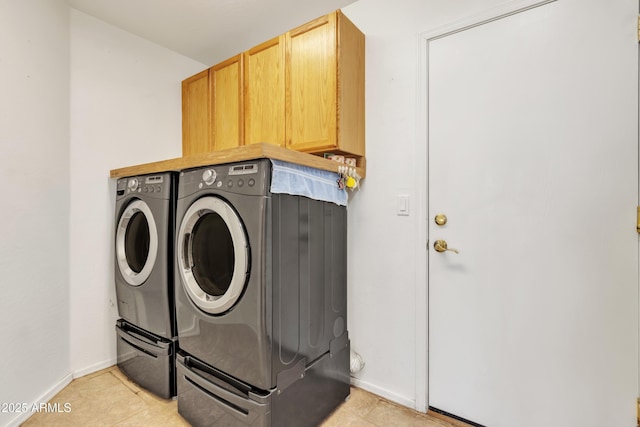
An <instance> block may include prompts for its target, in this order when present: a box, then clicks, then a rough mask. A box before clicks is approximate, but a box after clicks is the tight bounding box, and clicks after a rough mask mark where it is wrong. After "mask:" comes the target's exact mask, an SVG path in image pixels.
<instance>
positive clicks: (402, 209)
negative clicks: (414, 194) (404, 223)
mask: <svg viewBox="0 0 640 427" xmlns="http://www.w3.org/2000/svg"><path fill="white" fill-rule="evenodd" d="M397 215H398V216H409V196H408V195H407V194H400V195H398V211H397Z"/></svg>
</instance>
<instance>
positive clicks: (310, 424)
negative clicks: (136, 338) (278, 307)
mask: <svg viewBox="0 0 640 427" xmlns="http://www.w3.org/2000/svg"><path fill="white" fill-rule="evenodd" d="M346 343H347V344H346V346H345V347H343V348H342V349H340V350H339V351H338V352H337V353H334V354H331V353H330V352H327V353H326V354H324V355H323V356H322V357H320V358H318V359H317V360H316V361H314V362H312V363H311V364H310V365H308V366H307V367H306V368H305V370H304V375H301V376H300V379H298V380H297V381H295V382H293V383H292V384H287V386H286V387H285V388H281V389H275V390H270V391H260V390H256V389H254V388H252V387H251V386H250V385H248V384H245V383H241V382H239V381H237V380H235V379H233V378H230V377H228V376H227V375H226V374H225V373H223V372H221V371H219V370H217V369H215V368H213V367H211V366H209V365H206V364H204V363H202V362H201V361H199V360H197V359H195V358H193V357H192V356H190V355H188V354H187V353H184V352H182V351H181V352H179V353H178V354H177V356H176V372H177V392H178V413H179V414H180V415H181V416H182V417H183V418H184V419H185V420H187V421H188V422H189V423H190V424H191V425H193V426H194V427H206V426H218V425H219V426H227V427H315V426H318V425H320V424H321V423H322V421H323V420H324V419H325V418H326V417H327V416H329V414H331V412H333V410H335V409H336V408H337V407H338V406H339V405H340V404H341V403H342V402H344V400H345V399H346V398H347V397H348V396H349V344H348V341H346Z"/></svg>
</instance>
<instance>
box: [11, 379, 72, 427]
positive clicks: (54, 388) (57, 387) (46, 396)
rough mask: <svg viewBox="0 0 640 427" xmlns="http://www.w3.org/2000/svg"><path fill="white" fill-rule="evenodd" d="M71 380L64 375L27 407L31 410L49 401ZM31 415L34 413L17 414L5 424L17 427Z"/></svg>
mask: <svg viewBox="0 0 640 427" xmlns="http://www.w3.org/2000/svg"><path fill="white" fill-rule="evenodd" d="M72 380H73V376H72V375H71V374H67V375H65V376H64V377H62V379H60V380H59V381H58V382H57V383H55V384H54V385H53V386H52V387H51V388H50V389H49V390H47V391H46V392H45V393H44V394H43V395H42V396H40V397H39V398H38V399H36V400H35V401H34V402H31V404H30V405H29V407H30V408H31V407H33V406H34V405H36V406H39V405H40V403H44V402H48V401H50V400H51V399H52V398H53V396H55V395H56V394H58V393H60V392H61V391H62V389H63V388H65V387H66V386H68V385H69V384H70V383H71V381H72ZM33 414H34V413H33V412H31V411H28V412H22V413H19V414H18V416H17V417H15V418H14V419H13V420H11V421H9V423H8V424H7V427H18V426H19V425H20V424H22V423H24V422H25V421H27V420H28V419H29V418H30V417H31V415H33Z"/></svg>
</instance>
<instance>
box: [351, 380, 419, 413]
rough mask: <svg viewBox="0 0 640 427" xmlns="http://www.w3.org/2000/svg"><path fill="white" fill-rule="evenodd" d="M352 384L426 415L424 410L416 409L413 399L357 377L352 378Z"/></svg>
mask: <svg viewBox="0 0 640 427" xmlns="http://www.w3.org/2000/svg"><path fill="white" fill-rule="evenodd" d="M351 384H352V385H354V386H356V387H358V388H361V389H363V390H366V391H368V392H370V393H373V394H375V395H378V396H380V397H383V398H385V399H387V400H389V401H391V402H394V403H397V404H398V405H402V406H406V407H407V408H410V409H414V410H416V411H419V412H422V413H424V409H423V410H420V409H418V408H416V402H415V400H412V399H408V398H407V397H405V396H401V395H399V394H396V393H394V392H392V391H389V390H387V389H384V388H382V387H378V386H376V385H374V384H371V383H368V382H366V381H362V380H361V379H359V378H355V377H351Z"/></svg>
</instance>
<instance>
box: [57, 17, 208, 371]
mask: <svg viewBox="0 0 640 427" xmlns="http://www.w3.org/2000/svg"><path fill="white" fill-rule="evenodd" d="M204 68H206V66H205V65H203V64H200V63H198V62H196V61H193V60H191V59H188V58H185V57H183V56H180V55H178V54H176V53H175V52H172V51H169V50H168V49H165V48H163V47H160V46H157V45H154V44H152V43H150V42H148V41H146V40H143V39H141V38H138V37H136V36H134V35H132V34H130V33H127V32H125V31H122V30H120V29H117V28H115V27H112V26H110V25H107V24H105V23H104V22H102V21H99V20H97V19H95V18H93V17H91V16H89V15H86V14H84V13H82V12H79V11H77V10H74V9H72V10H71V161H70V171H71V200H70V203H71V205H70V206H71V208H70V218H71V230H70V243H71V246H70V248H71V249H70V250H71V268H70V275H71V295H70V304H71V371H72V372H73V374H74V376H80V375H83V374H85V373H88V372H92V371H95V370H97V369H100V368H103V367H107V366H110V365H112V364H114V363H115V357H116V353H115V343H116V339H115V330H114V327H115V321H116V319H117V315H118V312H117V306H115V287H114V283H113V255H112V252H113V247H112V246H113V237H112V236H113V215H114V213H113V209H114V194H115V193H114V192H115V180H110V179H109V171H110V170H111V169H116V168H119V167H124V166H130V165H135V164H139V163H147V162H152V161H157V160H162V159H169V158H174V157H180V156H181V141H182V136H181V129H182V127H181V126H182V124H181V114H182V113H181V86H180V82H181V81H182V80H183V79H184V78H186V77H188V76H190V75H192V74H195V73H196V72H198V71H200V70H202V69H204ZM112 303H113V305H112Z"/></svg>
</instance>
